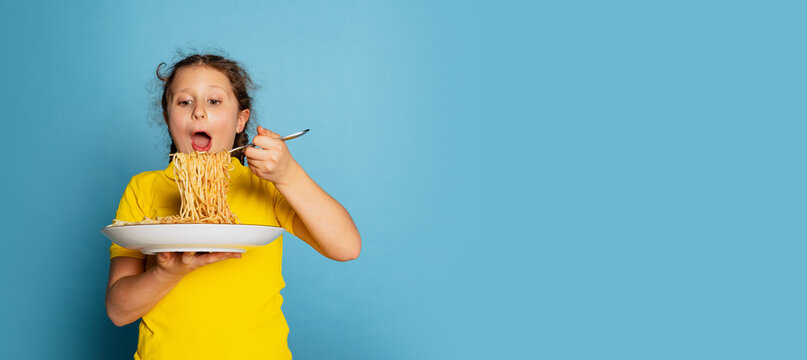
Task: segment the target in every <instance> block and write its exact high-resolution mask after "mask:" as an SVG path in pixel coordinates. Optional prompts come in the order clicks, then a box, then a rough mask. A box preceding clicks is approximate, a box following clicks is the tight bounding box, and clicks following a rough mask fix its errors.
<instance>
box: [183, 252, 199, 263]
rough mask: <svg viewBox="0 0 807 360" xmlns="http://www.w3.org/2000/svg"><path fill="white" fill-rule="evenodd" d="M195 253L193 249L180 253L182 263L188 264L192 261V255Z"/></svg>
mask: <svg viewBox="0 0 807 360" xmlns="http://www.w3.org/2000/svg"><path fill="white" fill-rule="evenodd" d="M195 254H196V252H195V251H186V252H184V253H182V263H183V264H185V265H188V264H190V263H191V262H192V261H193V255H195Z"/></svg>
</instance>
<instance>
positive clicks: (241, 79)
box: [157, 54, 255, 164]
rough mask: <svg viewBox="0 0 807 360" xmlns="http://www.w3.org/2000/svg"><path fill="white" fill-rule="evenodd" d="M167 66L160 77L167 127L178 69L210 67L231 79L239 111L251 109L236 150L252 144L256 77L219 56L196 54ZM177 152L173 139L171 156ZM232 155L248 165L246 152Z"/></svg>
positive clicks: (158, 68)
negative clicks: (249, 129) (249, 132)
mask: <svg viewBox="0 0 807 360" xmlns="http://www.w3.org/2000/svg"><path fill="white" fill-rule="evenodd" d="M165 66H166V64H165V63H160V64H159V65H157V78H158V79H160V81H162V83H163V86H162V88H163V92H162V99H161V101H160V106H161V107H162V115H163V120H164V121H165V122H166V124H167V123H168V99H169V98H171V84H172V83H173V82H174V77H175V76H176V74H177V70H179V69H181V68H183V67H187V66H209V67H211V68H214V69H216V70H219V71H221V72H222V73H223V74H224V75H226V76H227V78H228V79H229V80H230V84H231V85H232V87H233V93H234V94H235V97H236V99H238V110H239V111H241V110H245V109H249V110H250V117H249V119H247V124H245V125H244V130H242V131H241V132H239V133H237V134H235V140H234V141H233V148H236V147H239V146H244V145H246V144H247V143H248V142H249V137H248V136H247V125H248V124H249V121H250V120H252V118H253V116H252V96H250V91H252V90H254V89H255V85H254V83H253V82H252V78H250V76H249V74H248V73H247V72H246V70H244V68H243V67H241V65H240V64H238V63H237V62H235V61H233V60H230V59H227V58H225V57H223V56H219V55H212V54H205V55H201V54H194V55H190V56H187V57H185V58H184V59H182V60H179V61H177V62H176V63H175V64H174V65H172V66H170V67H166V68H165V69H163V67H165ZM163 70H164V71H165V72H167V75H165V74H164V73H163ZM175 152H177V147H176V144H174V141H173V140H171V151H170V153H171V154H173V153H175ZM232 156H234V157H235V158H237V159H238V161H240V162H241V164H244V149H241V150H236V151H234V152H233V153H232ZM170 159H171V158H170V156H169V162H170Z"/></svg>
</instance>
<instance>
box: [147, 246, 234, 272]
mask: <svg viewBox="0 0 807 360" xmlns="http://www.w3.org/2000/svg"><path fill="white" fill-rule="evenodd" d="M239 258H241V253H237V252H212V253H209V254H196V253H195V252H193V251H191V252H161V253H158V254H157V267H159V268H160V269H161V270H163V271H164V272H165V273H167V274H169V275H172V276H175V277H178V278H181V277H184V276H185V275H187V274H189V273H190V272H191V271H193V270H196V269H198V268H200V267H202V266H205V265H210V264H212V263H216V262H219V261H222V260H227V259H239Z"/></svg>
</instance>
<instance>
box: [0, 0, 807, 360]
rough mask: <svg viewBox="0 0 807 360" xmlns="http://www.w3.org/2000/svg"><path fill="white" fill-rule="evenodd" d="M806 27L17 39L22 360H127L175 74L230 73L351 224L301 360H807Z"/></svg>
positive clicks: (758, 17)
mask: <svg viewBox="0 0 807 360" xmlns="http://www.w3.org/2000/svg"><path fill="white" fill-rule="evenodd" d="M804 14H805V7H804V6H803V5H801V4H800V3H799V2H787V1H765V2H763V1H731V2H729V1H667V2H644V1H615V2H595V1H566V2H532V3H531V4H529V5H528V4H526V2H525V3H516V2H459V1H412V2H394V1H387V2H377V1H343V2H327V1H301V2H294V1H270V2H269V1H268V2H260V3H259V2H240V1H228V2H226V3H225V2H215V1H192V2H191V1H177V2H168V3H166V2H158V1H139V2H129V3H117V4H116V3H113V2H102V1H82V2H73V3H66V2H52V3H51V2H37V1H28V2H22V1H16V2H10V3H6V4H5V5H4V10H3V12H2V13H0V20H1V21H0V30H1V31H0V37H1V38H2V57H0V64H1V65H2V66H0V69H1V70H0V71H2V76H1V77H0V81H2V86H0V89H2V90H0V91H2V94H1V95H2V96H0V104H2V109H3V111H2V120H3V121H2V124H3V131H2V132H0V136H2V144H3V145H4V146H5V148H6V149H7V150H6V153H7V155H8V156H9V157H10V159H9V164H11V163H13V164H11V165H13V166H9V167H7V168H6V169H5V170H4V171H3V174H4V176H3V177H2V180H0V181H2V186H0V189H2V191H3V194H2V199H3V201H4V206H3V207H2V210H0V211H2V213H3V216H2V218H3V229H4V231H3V236H2V239H3V240H2V241H3V247H4V253H3V255H4V256H3V261H2V262H0V264H2V265H0V266H2V269H1V270H2V271H0V276H2V278H0V280H2V283H1V284H2V285H3V294H2V298H0V309H1V310H0V311H2V313H0V314H1V315H2V319H1V321H0V323H2V327H0V352H2V353H3V356H2V357H3V358H15V359H16V358H19V359H49V358H63V359H128V358H130V357H131V355H132V353H133V352H134V351H135V347H136V341H137V326H136V324H133V325H129V326H126V327H123V328H117V327H115V326H114V325H112V324H111V322H110V321H109V320H108V319H107V317H106V314H105V309H104V291H105V286H106V280H107V271H108V266H109V265H108V264H109V261H108V241H107V240H106V239H105V238H104V237H103V236H102V235H101V233H100V232H99V229H100V228H102V227H103V226H105V225H107V224H108V223H109V222H110V221H111V220H112V218H113V217H114V213H115V209H116V207H117V204H118V200H119V199H120V196H121V194H122V191H123V189H124V187H125V185H126V183H127V181H128V180H129V178H130V177H131V176H132V175H134V174H136V173H138V172H141V171H146V170H154V169H161V168H163V167H164V166H165V165H166V157H165V156H166V149H167V144H168V142H167V140H168V138H167V135H166V131H165V129H164V128H163V127H161V126H159V121H155V119H156V118H157V116H159V115H158V114H157V113H156V112H155V111H154V108H153V105H154V101H155V99H156V96H157V95H158V94H157V93H155V92H154V85H155V79H154V70H155V68H156V66H157V64H159V63H160V62H163V61H165V62H171V61H174V60H176V50H177V49H180V50H185V51H186V52H190V51H193V50H194V49H195V50H199V51H207V50H223V51H224V53H225V54H227V55H229V56H231V57H233V58H234V59H236V60H238V61H240V62H242V63H243V64H244V65H245V66H246V68H247V69H248V70H250V71H251V73H252V75H253V77H254V79H255V80H256V82H257V83H258V84H259V85H261V86H262V87H261V89H260V90H259V91H258V92H257V93H256V94H255V95H256V116H257V119H258V122H259V123H260V124H262V125H263V126H265V127H267V128H269V129H272V130H274V131H275V132H278V133H281V134H286V133H291V132H294V131H297V130H300V129H304V128H311V132H310V133H309V134H308V135H306V136H305V137H303V138H300V139H298V140H295V141H294V142H292V143H290V144H289V146H290V149H291V151H292V154H293V156H294V157H295V158H296V159H297V161H298V162H300V163H301V164H302V165H303V167H304V168H305V169H306V170H307V171H308V172H309V174H310V175H311V176H312V177H313V178H314V179H315V180H316V181H317V182H318V183H319V184H320V185H321V186H322V187H323V188H324V189H325V190H326V191H328V192H329V193H330V194H331V195H333V196H334V197H335V198H336V199H337V200H339V201H340V202H341V203H342V204H343V205H344V206H345V207H346V208H347V209H348V210H349V211H350V213H351V214H352V216H353V218H354V219H355V221H356V223H357V225H358V227H359V230H360V231H361V234H362V237H363V242H364V246H363V251H362V254H361V257H360V258H359V259H357V260H356V261H352V262H348V263H339V262H334V261H331V260H328V259H326V258H324V257H322V256H320V255H319V254H317V253H316V252H315V251H314V250H313V249H311V248H309V247H308V246H307V245H305V244H304V243H303V242H301V241H299V240H298V239H296V238H294V237H293V236H291V235H288V236H287V240H286V242H285V249H284V259H283V261H284V263H283V270H284V276H285V280H286V283H287V287H286V289H285V290H284V291H283V295H284V297H285V303H284V307H283V309H284V313H285V314H286V317H287V319H288V321H289V326H290V328H291V333H290V335H289V344H290V347H291V350H292V353H293V354H294V356H295V358H298V359H459V358H462V359H501V358H536V359H682V358H686V359H762V358H764V359H798V358H801V359H803V358H805V357H807V351H805V348H804V346H803V341H804V338H805V335H807V333H806V332H805V326H804V324H805V320H807V319H805V311H804V306H803V305H804V304H805V300H807V299H805V291H804V286H803V283H804V281H803V279H804V274H805V271H804V270H805V268H804V260H803V259H804V254H805V246H804V240H805V239H806V238H805V236H804V235H805V234H804V226H803V224H804V219H805V206H804V204H805V191H804V184H805V180H806V179H805V170H804V161H803V155H804V153H805V151H804V150H805V147H804V140H803V139H804V135H805V130H807V126H805V106H804V105H805V101H804V99H805V95H807V94H805V83H806V82H805V80H807V79H805V64H807V61H806V60H807V59H805V55H806V52H805V47H804V36H805V30H807V29H806V28H805V22H804V20H803V19H804Z"/></svg>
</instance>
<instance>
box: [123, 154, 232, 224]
mask: <svg viewBox="0 0 807 360" xmlns="http://www.w3.org/2000/svg"><path fill="white" fill-rule="evenodd" d="M171 156H172V157H173V162H174V175H175V177H176V182H177V186H178V187H179V196H180V199H181V202H182V203H181V205H180V210H179V214H177V215H170V216H161V217H157V218H156V219H150V218H148V217H146V218H145V219H144V220H143V221H140V222H136V223H131V222H125V221H120V220H117V219H115V220H113V222H112V225H113V226H114V225H129V224H238V223H240V221H239V220H238V217H237V216H235V214H233V213H232V211H230V206H229V205H228V204H227V191H228V190H229V184H230V168H231V163H230V153H229V151H227V150H224V151H221V152H217V153H207V152H201V153H200V152H193V153H190V154H185V153H175V154H172V155H171Z"/></svg>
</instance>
